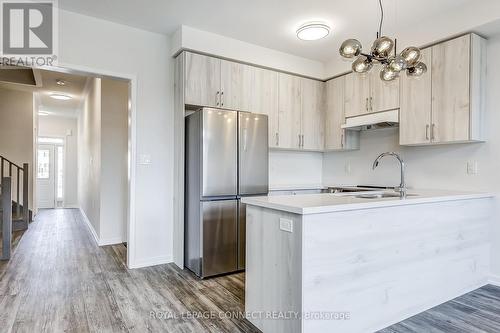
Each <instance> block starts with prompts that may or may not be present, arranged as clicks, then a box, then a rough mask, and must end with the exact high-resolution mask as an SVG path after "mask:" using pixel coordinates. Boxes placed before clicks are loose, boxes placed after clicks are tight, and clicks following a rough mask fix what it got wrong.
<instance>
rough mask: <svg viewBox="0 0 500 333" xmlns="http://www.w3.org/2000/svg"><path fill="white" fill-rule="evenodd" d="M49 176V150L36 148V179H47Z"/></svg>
mask: <svg viewBox="0 0 500 333" xmlns="http://www.w3.org/2000/svg"><path fill="white" fill-rule="evenodd" d="M49 176H50V150H48V149H38V168H37V178H38V179H49Z"/></svg>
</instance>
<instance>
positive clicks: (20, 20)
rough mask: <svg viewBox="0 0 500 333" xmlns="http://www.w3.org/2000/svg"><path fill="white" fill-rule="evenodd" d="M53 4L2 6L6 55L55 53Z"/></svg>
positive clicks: (25, 3)
mask: <svg viewBox="0 0 500 333" xmlns="http://www.w3.org/2000/svg"><path fill="white" fill-rule="evenodd" d="M53 6H54V4H53V3H52V2H12V1H8V2H7V1H4V2H2V41H3V43H2V46H3V54H10V55H21V54H22V55H28V54H29V55H32V54H37V55H50V54H53V53H54V48H53V45H54V43H53V42H54V40H53V35H54V31H53V30H54V27H53V23H54V15H53V13H54V10H53Z"/></svg>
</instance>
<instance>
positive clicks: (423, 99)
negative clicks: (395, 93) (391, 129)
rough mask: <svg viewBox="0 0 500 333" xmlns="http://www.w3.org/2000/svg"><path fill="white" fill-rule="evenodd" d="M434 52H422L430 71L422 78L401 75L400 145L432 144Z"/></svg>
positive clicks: (428, 50) (423, 59)
mask: <svg viewBox="0 0 500 333" xmlns="http://www.w3.org/2000/svg"><path fill="white" fill-rule="evenodd" d="M431 55H432V50H431V49H430V48H427V49H424V50H422V61H423V62H424V63H425V64H426V65H427V67H428V71H427V73H425V74H424V75H422V76H421V77H418V78H416V77H408V76H407V75H406V74H402V75H401V109H400V113H399V143H400V144H401V145H417V144H425V143H430V125H431V110H432V100H431V98H432V97H431V92H432V66H431V58H432V57H431Z"/></svg>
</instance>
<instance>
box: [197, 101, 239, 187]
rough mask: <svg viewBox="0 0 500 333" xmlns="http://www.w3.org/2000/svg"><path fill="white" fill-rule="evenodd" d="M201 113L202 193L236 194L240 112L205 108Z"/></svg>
mask: <svg viewBox="0 0 500 333" xmlns="http://www.w3.org/2000/svg"><path fill="white" fill-rule="evenodd" d="M202 114H203V124H202V136H203V139H202V150H203V152H202V158H203V161H202V165H203V170H202V172H203V174H202V179H203V184H202V197H214V196H231V195H233V196H234V195H236V194H237V193H236V192H237V190H238V189H237V180H238V176H237V171H238V147H237V142H238V140H237V135H238V133H237V129H238V125H237V122H238V117H237V116H238V113H237V112H235V111H225V110H218V109H207V108H205V109H203V111H202Z"/></svg>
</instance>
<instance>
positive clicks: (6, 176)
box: [0, 156, 31, 260]
mask: <svg viewBox="0 0 500 333" xmlns="http://www.w3.org/2000/svg"><path fill="white" fill-rule="evenodd" d="M28 198H29V167H28V164H27V163H25V164H23V166H22V167H21V166H19V165H17V164H15V163H14V162H12V161H10V160H8V159H7V158H5V157H3V156H0V221H1V225H2V228H1V244H2V252H1V254H0V260H9V259H10V256H11V247H12V232H13V231H18V230H26V229H28V225H29V221H30V218H31V217H30V216H31V212H30V211H29V202H28Z"/></svg>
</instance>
